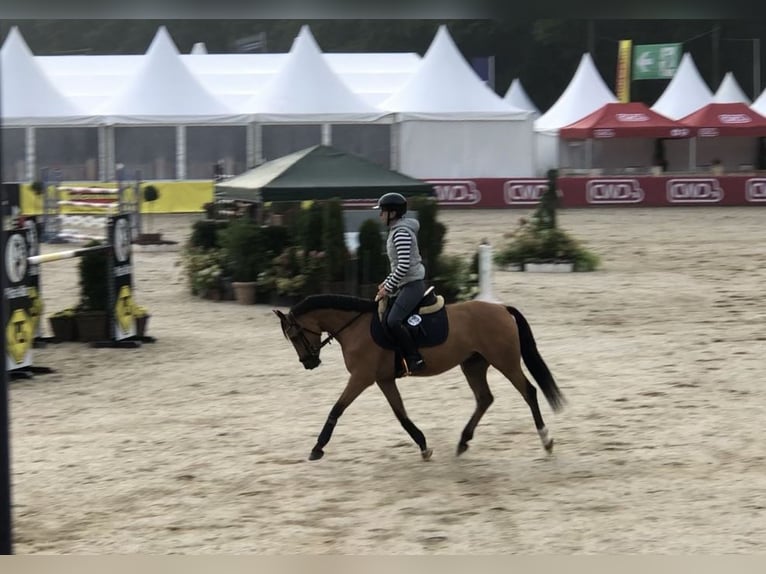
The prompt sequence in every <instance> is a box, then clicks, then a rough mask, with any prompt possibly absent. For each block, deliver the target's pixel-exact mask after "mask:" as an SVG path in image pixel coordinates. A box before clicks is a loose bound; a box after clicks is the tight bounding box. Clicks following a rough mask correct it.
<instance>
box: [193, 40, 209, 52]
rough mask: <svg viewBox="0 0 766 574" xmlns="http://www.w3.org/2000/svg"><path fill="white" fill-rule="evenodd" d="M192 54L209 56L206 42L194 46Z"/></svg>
mask: <svg viewBox="0 0 766 574" xmlns="http://www.w3.org/2000/svg"><path fill="white" fill-rule="evenodd" d="M189 53H190V54H207V46H206V45H205V42H195V43H194V46H192V49H191V52H189Z"/></svg>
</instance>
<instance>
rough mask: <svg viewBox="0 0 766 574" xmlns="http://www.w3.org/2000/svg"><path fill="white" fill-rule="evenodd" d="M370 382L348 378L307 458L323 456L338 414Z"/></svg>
mask: <svg viewBox="0 0 766 574" xmlns="http://www.w3.org/2000/svg"><path fill="white" fill-rule="evenodd" d="M371 384H372V381H369V382H367V381H365V380H361V379H355V378H354V377H353V376H352V377H350V378H349V380H348V384H346V388H345V389H343V392H342V393H341V395H340V397H339V398H338V400H337V401H336V402H335V404H334V405H333V407H332V409H331V410H330V414H329V416H328V417H327V422H325V423H324V426H323V427H322V432H320V433H319V436H318V437H317V442H316V444H315V445H314V448H312V449H311V454H310V455H309V460H318V459H320V458H322V457H323V456H324V450H323V449H324V447H325V445H327V443H328V442H330V437H331V436H332V431H333V429H335V424H336V423H337V422H338V419H339V418H340V415H342V414H343V411H345V410H346V409H347V408H348V406H349V405H350V404H351V403H352V402H354V399H356V398H357V397H358V396H359V395H360V394H361V393H362V391H363V390H364V389H366V388H367V387H369V386H370V385H371Z"/></svg>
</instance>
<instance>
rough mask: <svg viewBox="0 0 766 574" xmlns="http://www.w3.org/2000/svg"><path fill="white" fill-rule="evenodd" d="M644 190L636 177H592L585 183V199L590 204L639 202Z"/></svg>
mask: <svg viewBox="0 0 766 574" xmlns="http://www.w3.org/2000/svg"><path fill="white" fill-rule="evenodd" d="M643 200H644V191H643V190H642V189H641V185H640V183H639V181H638V180H637V179H612V178H609V179H592V180H590V181H588V183H587V184H586V185H585V201H587V202H588V203H590V204H598V203H601V204H613V203H640V202H642V201H643Z"/></svg>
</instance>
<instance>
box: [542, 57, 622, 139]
mask: <svg viewBox="0 0 766 574" xmlns="http://www.w3.org/2000/svg"><path fill="white" fill-rule="evenodd" d="M616 101H617V98H616V97H615V96H614V94H613V93H612V91H611V90H610V89H609V88H608V87H607V85H606V82H604V78H602V77H601V74H599V72H598V70H597V69H596V65H595V64H594V63H593V58H591V55H590V54H587V53H586V54H583V56H582V58H580V64H579V65H578V66H577V70H576V71H575V73H574V76H572V79H571V80H570V82H569V84H568V85H567V87H566V89H565V90H564V91H563V92H562V94H561V95H560V96H559V99H558V100H556V102H555V103H554V104H553V105H552V106H551V107H550V108H549V109H548V110H547V111H546V112H545V113H544V114H543V115H541V116H540V117H539V118H537V120H535V131H537V132H549V133H554V134H558V131H559V128H563V127H564V126H568V125H569V124H572V123H574V122H576V121H577V120H581V119H582V118H584V117H585V116H587V115H588V114H590V113H592V112H595V111H596V110H597V109H599V108H601V107H603V106H604V105H605V104H610V103H613V102H616Z"/></svg>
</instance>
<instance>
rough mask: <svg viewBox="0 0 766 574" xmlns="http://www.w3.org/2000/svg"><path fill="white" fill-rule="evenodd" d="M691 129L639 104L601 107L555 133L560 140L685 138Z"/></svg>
mask: <svg viewBox="0 0 766 574" xmlns="http://www.w3.org/2000/svg"><path fill="white" fill-rule="evenodd" d="M695 131H696V130H694V129H692V128H690V127H689V126H687V125H684V124H682V123H680V122H676V121H673V120H671V119H670V118H666V117H665V116H663V115H660V114H658V113H657V112H655V111H653V110H651V109H650V108H649V107H648V106H647V105H646V104H643V103H641V102H627V103H611V104H605V105H604V106H603V107H601V108H599V109H597V110H596V111H595V112H593V113H591V114H589V115H587V116H585V117H584V118H582V119H581V120H578V121H576V122H575V123H573V124H569V125H568V126H565V127H563V128H561V129H560V130H559V137H560V138H561V139H579V140H584V139H591V138H595V139H602V138H688V137H692V136H694V135H695Z"/></svg>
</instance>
